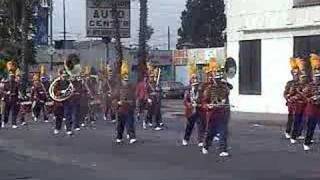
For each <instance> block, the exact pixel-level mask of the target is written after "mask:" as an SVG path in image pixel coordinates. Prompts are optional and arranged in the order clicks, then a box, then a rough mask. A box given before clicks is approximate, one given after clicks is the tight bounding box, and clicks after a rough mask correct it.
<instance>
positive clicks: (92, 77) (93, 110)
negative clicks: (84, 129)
mask: <svg viewBox="0 0 320 180" xmlns="http://www.w3.org/2000/svg"><path fill="white" fill-rule="evenodd" d="M83 88H86V92H87V93H88V95H89V120H90V122H91V124H94V123H95V122H96V120H97V118H98V117H97V114H98V106H99V105H100V104H99V101H98V99H97V98H98V79H97V75H96V73H95V72H94V71H92V68H91V67H88V75H87V77H86V80H85V84H84V87H83Z"/></svg>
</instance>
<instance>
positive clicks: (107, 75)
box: [102, 65, 117, 123]
mask: <svg viewBox="0 0 320 180" xmlns="http://www.w3.org/2000/svg"><path fill="white" fill-rule="evenodd" d="M102 76H103V80H102V82H103V85H102V89H103V92H104V93H105V112H104V120H107V119H108V117H109V115H110V119H111V122H112V123H116V122H117V120H116V112H115V109H114V108H113V107H112V93H113V92H112V86H111V85H112V84H111V83H112V82H111V80H112V79H111V78H112V69H111V67H110V66H109V65H107V66H106V67H105V68H104V69H103V70H102Z"/></svg>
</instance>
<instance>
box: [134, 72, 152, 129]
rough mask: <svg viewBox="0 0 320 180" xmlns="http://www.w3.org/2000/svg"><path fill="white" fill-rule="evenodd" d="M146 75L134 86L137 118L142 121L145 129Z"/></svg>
mask: <svg viewBox="0 0 320 180" xmlns="http://www.w3.org/2000/svg"><path fill="white" fill-rule="evenodd" d="M148 87H149V80H148V76H147V75H145V77H144V78H143V81H141V82H139V83H138V84H137V87H136V101H137V102H136V104H137V118H138V119H139V120H142V121H143V125H142V126H143V129H147V121H146V117H145V111H146V110H147V103H148V97H149V94H148Z"/></svg>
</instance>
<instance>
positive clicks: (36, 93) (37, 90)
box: [31, 74, 48, 122]
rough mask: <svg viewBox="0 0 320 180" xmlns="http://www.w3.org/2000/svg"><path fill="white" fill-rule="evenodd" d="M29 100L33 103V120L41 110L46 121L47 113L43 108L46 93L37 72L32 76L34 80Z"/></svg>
mask: <svg viewBox="0 0 320 180" xmlns="http://www.w3.org/2000/svg"><path fill="white" fill-rule="evenodd" d="M31 100H32V102H33V103H34V108H33V113H34V116H35V117H34V118H35V121H37V119H39V116H40V113H41V112H42V113H43V119H44V121H45V122H48V115H47V111H46V109H45V103H46V102H47V100H48V94H47V90H46V88H45V86H44V84H42V82H41V81H40V76H39V75H38V74H36V75H35V76H34V82H33V85H32V88H31Z"/></svg>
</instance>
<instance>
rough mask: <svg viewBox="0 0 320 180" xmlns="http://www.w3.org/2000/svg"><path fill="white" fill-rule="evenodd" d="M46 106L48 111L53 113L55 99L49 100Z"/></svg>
mask: <svg viewBox="0 0 320 180" xmlns="http://www.w3.org/2000/svg"><path fill="white" fill-rule="evenodd" d="M45 107H46V110H47V113H49V114H51V113H53V110H54V102H53V101H48V102H46V103H45Z"/></svg>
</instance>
